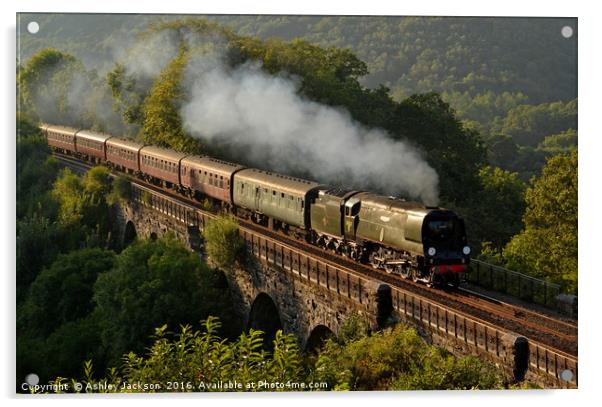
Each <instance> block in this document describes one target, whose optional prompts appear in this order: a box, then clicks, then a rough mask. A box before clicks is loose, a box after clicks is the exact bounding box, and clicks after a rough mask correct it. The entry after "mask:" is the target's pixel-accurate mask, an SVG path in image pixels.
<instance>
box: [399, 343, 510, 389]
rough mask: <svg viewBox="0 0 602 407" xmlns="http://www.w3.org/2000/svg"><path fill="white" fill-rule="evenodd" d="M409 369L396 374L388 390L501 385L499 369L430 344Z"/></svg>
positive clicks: (474, 357) (477, 359)
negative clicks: (457, 356) (403, 372)
mask: <svg viewBox="0 0 602 407" xmlns="http://www.w3.org/2000/svg"><path fill="white" fill-rule="evenodd" d="M416 365H417V366H419V367H418V368H416V367H417V366H414V368H413V369H411V370H410V372H408V373H406V374H401V375H399V376H398V377H397V378H396V379H395V380H394V381H393V382H392V383H391V386H390V389H391V390H441V389H446V390H479V389H482V390H487V389H495V388H499V386H500V383H499V381H500V378H499V372H496V370H495V369H494V368H493V367H492V366H491V365H488V364H487V363H485V362H483V361H482V360H481V359H479V358H477V357H476V356H466V357H462V358H456V357H454V356H453V355H452V354H450V353H449V352H448V351H446V350H444V349H441V348H436V347H430V348H429V349H428V350H427V351H426V352H422V353H421V355H420V357H419V359H418V361H417V363H416Z"/></svg>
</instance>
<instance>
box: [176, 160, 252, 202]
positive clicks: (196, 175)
mask: <svg viewBox="0 0 602 407" xmlns="http://www.w3.org/2000/svg"><path fill="white" fill-rule="evenodd" d="M243 168H245V167H243V166H242V165H239V164H234V163H229V162H227V161H223V160H218V159H216V158H212V157H209V156H195V155H191V156H188V157H186V158H184V159H183V160H182V163H181V168H180V176H181V184H182V187H184V188H185V189H187V190H188V191H189V192H191V193H192V194H195V192H198V193H200V194H204V195H207V196H209V197H211V198H215V199H217V200H219V201H222V202H226V203H228V204H231V203H232V195H231V193H230V187H231V181H232V175H233V174H234V173H235V172H236V171H238V170H241V169H243Z"/></svg>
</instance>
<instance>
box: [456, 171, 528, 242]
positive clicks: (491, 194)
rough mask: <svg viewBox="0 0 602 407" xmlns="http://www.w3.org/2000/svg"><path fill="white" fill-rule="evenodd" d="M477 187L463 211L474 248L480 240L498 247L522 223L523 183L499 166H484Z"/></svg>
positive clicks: (516, 231) (513, 233)
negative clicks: (469, 203) (472, 201)
mask: <svg viewBox="0 0 602 407" xmlns="http://www.w3.org/2000/svg"><path fill="white" fill-rule="evenodd" d="M479 180H480V184H481V185H480V187H481V188H480V191H478V192H476V193H474V194H473V198H474V203H472V205H471V206H470V207H468V208H466V209H464V210H462V213H463V214H464V215H465V217H466V223H467V229H468V230H467V233H468V236H469V239H470V241H471V242H474V243H473V244H474V246H475V248H476V249H479V247H478V244H479V243H480V242H490V243H492V244H493V247H496V248H499V249H501V248H502V247H503V246H504V245H505V244H506V243H508V241H509V240H510V239H511V238H512V236H514V235H515V234H517V233H518V232H519V231H520V230H521V229H522V227H523V223H522V216H523V213H524V211H525V201H524V196H525V190H526V185H525V183H524V182H522V181H521V180H520V179H519V178H518V174H517V173H511V172H508V171H505V170H502V169H501V168H492V167H489V166H485V167H483V168H481V170H480V171H479Z"/></svg>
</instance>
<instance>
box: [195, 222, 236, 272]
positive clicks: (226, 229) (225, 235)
mask: <svg viewBox="0 0 602 407" xmlns="http://www.w3.org/2000/svg"><path fill="white" fill-rule="evenodd" d="M203 236H204V237H205V241H206V243H205V250H206V252H207V255H208V256H209V257H210V258H211V260H212V261H214V262H215V263H216V264H217V265H218V266H219V267H223V268H230V267H232V266H234V264H235V263H236V261H238V260H240V259H241V255H242V254H243V250H244V246H245V242H244V240H243V239H242V237H241V236H240V233H239V231H238V222H237V220H236V218H235V217H234V216H232V215H218V216H217V217H216V218H215V219H213V220H212V221H210V222H209V223H208V224H207V225H206V226H205V228H204V230H203Z"/></svg>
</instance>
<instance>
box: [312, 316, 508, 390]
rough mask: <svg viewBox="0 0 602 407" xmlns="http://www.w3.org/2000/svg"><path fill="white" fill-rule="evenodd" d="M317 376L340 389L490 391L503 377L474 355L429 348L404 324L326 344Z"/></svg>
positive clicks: (315, 373)
mask: <svg viewBox="0 0 602 407" xmlns="http://www.w3.org/2000/svg"><path fill="white" fill-rule="evenodd" d="M312 377H313V379H314V380H319V381H326V382H328V383H329V384H330V386H332V387H331V388H334V389H335V390H388V389H391V390H401V389H404V390H421V389H437V390H444V389H476V388H480V389H490V388H496V387H498V386H499V385H500V379H499V373H498V372H497V371H496V370H495V369H494V368H493V367H492V366H490V365H488V364H487V363H485V362H482V361H480V360H479V359H477V358H474V357H464V358H455V357H453V356H452V355H451V354H449V352H447V351H445V350H442V349H440V348H437V347H435V346H431V345H426V344H425V343H424V342H423V341H422V340H421V339H420V337H419V336H418V335H417V333H416V331H414V330H413V329H410V328H408V327H404V326H403V325H398V326H396V327H395V328H393V329H389V330H386V331H383V332H377V333H373V334H372V335H370V336H360V337H359V338H356V339H352V340H348V341H344V342H341V341H337V340H335V339H329V340H327V341H326V344H325V345H324V347H323V349H322V351H321V353H320V354H319V357H318V359H317V361H316V364H315V369H314V371H313V374H312Z"/></svg>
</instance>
